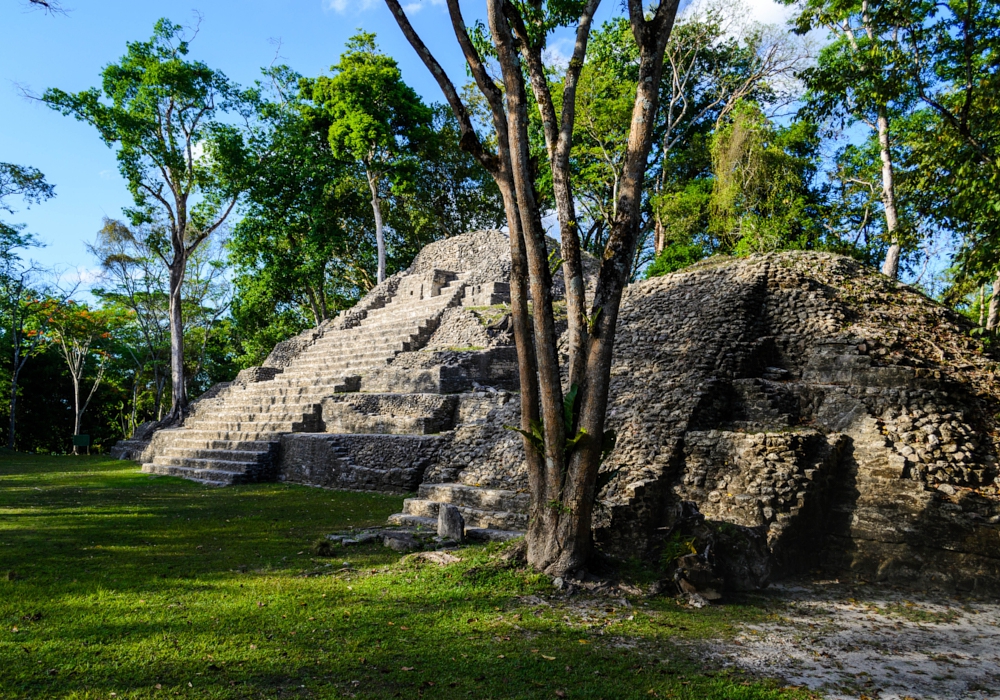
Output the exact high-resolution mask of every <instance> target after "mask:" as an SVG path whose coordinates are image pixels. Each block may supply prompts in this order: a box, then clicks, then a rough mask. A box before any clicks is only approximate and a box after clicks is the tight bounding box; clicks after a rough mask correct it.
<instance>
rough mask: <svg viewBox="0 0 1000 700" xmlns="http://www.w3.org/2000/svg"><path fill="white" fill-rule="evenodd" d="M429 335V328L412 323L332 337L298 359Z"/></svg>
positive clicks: (389, 343)
mask: <svg viewBox="0 0 1000 700" xmlns="http://www.w3.org/2000/svg"><path fill="white" fill-rule="evenodd" d="M429 333H430V328H429V327H426V328H425V327H424V325H423V324H421V325H419V326H417V325H416V324H415V323H413V322H412V321H406V322H402V323H400V324H399V327H398V328H379V329H369V330H366V331H365V332H364V333H358V334H355V335H351V336H339V337H338V336H332V337H330V339H329V340H327V341H326V342H323V343H317V344H316V345H313V346H312V347H310V348H309V349H308V350H305V351H303V352H302V354H301V355H299V356H298V359H301V358H303V357H313V356H316V355H322V354H325V353H331V352H338V351H340V350H342V349H351V348H358V347H383V346H384V347H390V346H392V345H395V344H398V343H405V342H407V341H410V340H412V339H413V338H415V337H417V336H420V335H426V334H429Z"/></svg>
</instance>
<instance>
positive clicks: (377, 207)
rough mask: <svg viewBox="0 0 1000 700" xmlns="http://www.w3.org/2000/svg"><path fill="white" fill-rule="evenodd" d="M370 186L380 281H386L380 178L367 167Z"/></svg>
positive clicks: (366, 172) (366, 171)
mask: <svg viewBox="0 0 1000 700" xmlns="http://www.w3.org/2000/svg"><path fill="white" fill-rule="evenodd" d="M365 175H367V176H368V188H369V189H370V190H371V192H372V213H373V214H375V245H376V246H378V282H377V284H382V282H383V281H385V236H384V234H383V232H382V203H381V201H380V200H379V196H378V178H377V177H376V174H375V173H373V172H372V171H371V169H370V168H365Z"/></svg>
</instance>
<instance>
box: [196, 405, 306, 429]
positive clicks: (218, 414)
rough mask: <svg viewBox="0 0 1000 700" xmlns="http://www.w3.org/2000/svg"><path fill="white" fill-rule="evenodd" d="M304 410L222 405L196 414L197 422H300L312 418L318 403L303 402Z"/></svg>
mask: <svg viewBox="0 0 1000 700" xmlns="http://www.w3.org/2000/svg"><path fill="white" fill-rule="evenodd" d="M305 406H306V407H307V408H306V409H304V410H301V411H296V410H289V409H286V408H284V407H277V408H275V409H274V410H273V411H268V410H263V411H260V412H258V413H249V412H247V411H245V410H242V409H240V408H239V407H238V406H222V407H220V408H217V409H214V410H212V411H207V412H205V413H203V414H201V413H200V414H198V422H197V423H196V425H197V424H202V423H206V422H214V423H243V422H246V423H286V422H290V423H301V422H303V421H305V420H308V419H311V418H314V416H315V414H316V409H317V408H318V407H319V404H305Z"/></svg>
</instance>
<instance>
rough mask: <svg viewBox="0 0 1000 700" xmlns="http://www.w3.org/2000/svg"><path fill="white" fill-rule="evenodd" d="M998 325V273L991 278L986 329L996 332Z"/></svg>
mask: <svg viewBox="0 0 1000 700" xmlns="http://www.w3.org/2000/svg"><path fill="white" fill-rule="evenodd" d="M998 325H1000V273H998V274H997V277H996V279H995V280H993V294H992V296H990V310H989V313H988V314H987V315H986V330H988V331H993V332H996V330H997V326H998Z"/></svg>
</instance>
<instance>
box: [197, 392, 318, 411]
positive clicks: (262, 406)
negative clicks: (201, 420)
mask: <svg viewBox="0 0 1000 700" xmlns="http://www.w3.org/2000/svg"><path fill="white" fill-rule="evenodd" d="M315 406H316V402H315V401H304V400H303V399H302V397H301V396H298V395H296V396H266V395H259V396H255V395H247V396H244V395H242V394H240V395H237V396H233V398H232V399H230V400H229V401H226V402H225V403H221V404H218V405H217V406H208V407H206V408H205V409H204V410H203V411H199V412H198V413H199V415H200V414H203V413H207V411H214V410H218V409H221V408H225V409H227V410H230V409H231V410H241V411H246V412H247V413H251V412H253V413H262V412H264V411H272V410H280V409H284V410H287V411H301V412H303V413H304V412H307V411H311V410H313V409H314V408H315Z"/></svg>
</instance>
